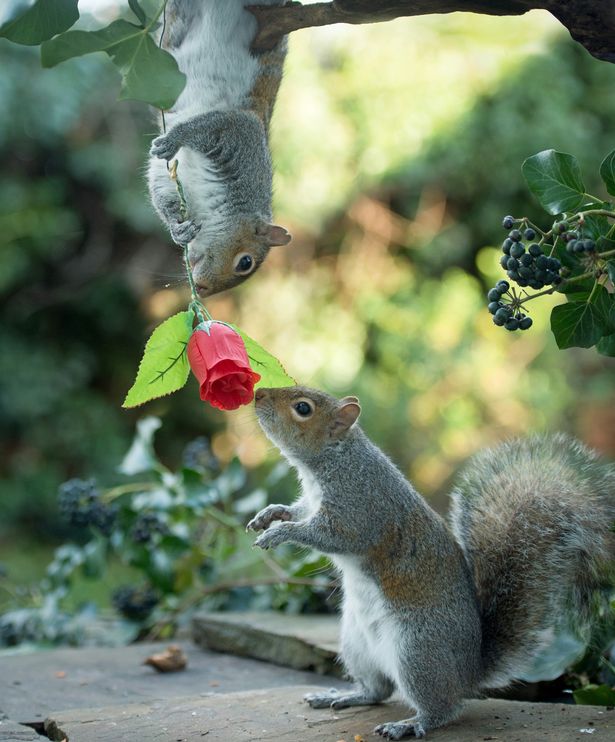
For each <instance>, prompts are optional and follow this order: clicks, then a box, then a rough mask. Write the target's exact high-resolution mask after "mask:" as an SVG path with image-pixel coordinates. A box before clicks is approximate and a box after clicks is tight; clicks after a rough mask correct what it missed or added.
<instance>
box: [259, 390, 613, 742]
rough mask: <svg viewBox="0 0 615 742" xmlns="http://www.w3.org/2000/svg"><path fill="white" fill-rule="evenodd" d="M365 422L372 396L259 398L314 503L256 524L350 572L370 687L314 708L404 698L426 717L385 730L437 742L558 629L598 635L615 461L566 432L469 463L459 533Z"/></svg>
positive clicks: (363, 679) (278, 508) (272, 538)
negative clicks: (444, 728)
mask: <svg viewBox="0 0 615 742" xmlns="http://www.w3.org/2000/svg"><path fill="white" fill-rule="evenodd" d="M360 411H361V408H360V406H359V400H358V399H357V398H356V397H346V398H344V399H342V400H340V401H338V400H337V399H334V398H333V397H330V396H329V395H327V394H324V393H323V392H319V391H315V390H312V389H307V388H304V387H291V388H284V389H259V390H258V391H257V392H256V412H257V416H258V420H259V422H260V425H261V427H262V428H263V430H264V431H265V433H266V434H267V436H268V437H269V438H270V439H271V441H272V442H273V443H274V444H275V445H276V446H278V447H279V449H280V451H281V452H282V454H283V455H284V456H285V457H286V459H287V460H288V461H289V462H290V464H291V465H292V466H294V467H295V468H296V470H297V472H298V474H299V478H300V480H301V484H302V491H303V494H302V495H301V497H300V498H299V499H298V500H297V501H296V502H295V503H294V504H292V505H290V506H286V505H270V506H269V507H267V508H265V509H264V510H262V511H261V512H260V513H258V515H256V516H255V517H254V518H253V519H252V520H251V521H250V523H249V524H248V529H251V530H262V529H266V530H265V532H264V533H263V534H261V535H260V536H259V537H258V538H257V540H256V542H255V544H256V545H257V546H260V547H262V548H264V549H267V548H271V547H275V546H278V545H279V544H282V543H285V542H293V543H296V544H301V545H302V546H308V547H311V548H314V549H317V550H319V551H321V552H324V553H325V554H327V555H329V556H330V557H331V559H332V561H333V563H334V564H335V565H336V567H337V568H338V569H339V570H340V571H341V575H342V585H343V595H344V599H343V608H342V624H341V657H342V659H343V662H344V664H345V666H346V669H347V670H348V672H349V673H350V675H352V677H353V678H354V679H355V680H356V681H357V683H358V687H357V689H356V690H355V691H354V692H343V693H342V692H337V691H335V690H333V691H329V692H319V693H313V694H310V695H308V696H306V699H305V700H306V701H307V702H308V703H309V704H310V705H311V706H312V707H313V708H325V707H332V708H334V709H341V708H346V707H348V706H363V705H370V704H376V703H380V702H382V701H384V700H386V699H387V698H388V697H389V696H390V695H391V693H392V692H393V691H394V690H395V689H397V691H398V692H399V693H400V694H401V696H402V697H403V699H404V701H405V702H406V703H407V704H408V705H409V706H411V707H413V708H414V709H415V711H416V713H415V716H414V717H413V718H409V719H402V720H401V721H393V722H389V723H385V724H381V725H380V726H378V727H377V728H376V730H375V731H376V732H377V733H378V734H380V735H382V736H383V737H385V738H387V739H402V738H404V737H406V736H415V737H423V736H424V735H425V732H427V731H428V730H430V729H434V728H436V727H439V726H441V725H443V724H446V723H448V722H450V721H451V720H453V719H454V718H455V717H456V716H457V715H458V714H459V713H460V711H461V708H462V701H463V699H464V698H467V697H469V696H473V695H476V694H477V693H480V691H481V689H486V688H495V687H500V686H502V685H506V684H508V683H509V682H510V681H511V680H512V679H514V678H516V677H518V676H519V674H520V673H522V672H523V670H524V669H525V668H527V667H528V665H530V664H531V662H532V660H533V659H534V658H535V657H536V655H537V653H538V652H539V650H540V649H541V648H543V647H544V646H545V644H547V643H548V641H549V639H552V638H553V635H554V633H555V632H556V631H557V630H558V628H560V627H564V626H569V627H574V628H576V629H577V630H579V631H586V630H587V629H588V627H589V624H590V613H591V611H590V607H591V605H592V603H593V602H594V600H595V598H596V597H598V596H600V595H602V596H604V595H605V594H606V592H607V590H608V589H609V588H610V587H611V586H612V585H613V572H612V568H613V562H614V561H615V533H614V532H613V531H612V530H611V529H612V527H613V524H614V522H615V466H613V465H610V464H605V463H603V462H601V461H600V460H599V458H598V456H597V455H596V454H595V453H594V452H593V451H591V450H589V449H588V448H586V447H584V446H583V445H582V444H581V443H579V442H578V441H575V440H574V439H572V438H569V437H567V436H565V435H562V434H558V435H554V436H551V437H549V436H536V437H533V438H527V439H519V440H513V441H510V442H508V443H503V444H501V445H500V446H498V447H497V448H494V449H491V450H486V451H483V452H481V453H479V454H478V455H477V456H476V457H475V458H474V459H473V460H472V461H471V462H470V463H469V465H468V466H467V468H466V470H465V473H464V474H463V475H462V476H461V479H460V481H459V483H458V485H457V488H456V489H455V490H454V492H453V495H452V510H451V513H450V525H447V524H446V522H445V521H444V520H443V519H442V518H441V517H440V516H439V515H438V514H436V513H435V512H434V511H433V510H432V509H431V508H430V507H429V505H428V504H427V503H426V502H425V501H424V500H423V498H422V497H421V496H420V495H419V494H418V493H417V492H416V491H415V490H414V488H413V487H412V485H410V484H409V483H408V482H407V481H406V479H405V478H404V477H403V475H402V474H401V472H400V471H399V470H398V469H397V468H396V467H395V465H394V464H393V463H392V462H391V461H390V460H389V459H388V458H387V457H386V456H385V454H384V453H382V451H380V449H378V448H377V447H376V446H375V445H374V444H373V443H372V442H371V441H370V440H369V439H368V438H367V436H366V435H365V434H364V433H363V431H362V430H361V429H360V427H359V426H358V425H357V419H358V417H359V413H360ZM276 521H280V522H276ZM609 563H610V564H609ZM609 568H610V569H611V571H609Z"/></svg>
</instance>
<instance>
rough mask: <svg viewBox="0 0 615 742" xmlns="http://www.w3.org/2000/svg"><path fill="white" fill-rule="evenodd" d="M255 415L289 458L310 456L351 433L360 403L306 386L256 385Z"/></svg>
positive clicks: (308, 458) (301, 458)
mask: <svg viewBox="0 0 615 742" xmlns="http://www.w3.org/2000/svg"><path fill="white" fill-rule="evenodd" d="M254 400H255V407H256V415H257V417H258V421H259V423H260V426H261V428H262V429H263V430H264V432H265V434H266V435H267V437H268V438H269V439H270V440H271V441H272V442H273V443H275V444H276V446H278V448H279V449H280V451H281V452H282V453H283V454H284V455H287V456H289V457H290V458H297V459H300V460H304V461H305V460H310V459H313V457H315V456H318V455H321V454H322V453H323V451H324V450H325V449H326V448H327V447H329V446H332V445H336V444H338V443H339V442H340V441H341V440H343V439H344V438H346V437H347V436H348V435H350V434H351V431H352V429H353V426H354V425H355V423H356V421H357V420H358V419H359V415H360V413H361V407H360V405H359V400H358V399H357V398H356V397H344V398H343V399H339V400H338V399H336V398H335V397H332V396H331V395H329V394H325V393H324V392H320V391H318V390H317V389H309V388H308V387H304V386H293V387H283V388H280V389H257V390H256V393H255V395H254Z"/></svg>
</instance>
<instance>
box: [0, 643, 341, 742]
mask: <svg viewBox="0 0 615 742" xmlns="http://www.w3.org/2000/svg"><path fill="white" fill-rule="evenodd" d="M176 643H178V644H179V645H180V646H181V647H182V648H183V650H184V652H185V653H186V655H187V657H188V667H187V669H186V670H185V671H182V672H177V673H172V674H169V675H160V674H159V673H157V672H155V671H154V670H153V669H152V668H151V667H146V666H144V665H143V660H144V659H145V658H146V657H148V656H149V655H150V654H154V653H156V652H160V651H161V649H162V648H164V647H166V644H162V643H148V644H133V645H131V646H128V647H95V648H88V647H83V648H80V649H70V648H63V649H51V650H42V651H37V652H32V653H30V654H15V655H12V656H11V655H6V654H5V655H3V656H2V659H1V660H0V665H1V666H2V673H0V709H1V710H2V712H4V714H6V716H7V717H8V718H10V719H15V720H16V721H18V722H40V723H42V722H43V720H44V719H45V717H46V716H47V715H48V714H49V712H50V711H51V710H52V709H58V708H64V709H67V708H72V707H81V708H88V707H91V706H111V705H116V704H122V703H138V702H141V701H146V702H149V701H153V700H156V699H164V698H175V697H178V696H192V695H195V694H196V693H203V694H206V693H229V692H235V691H243V690H253V689H257V688H270V687H275V686H281V685H305V684H310V685H312V684H319V685H321V686H323V685H324V686H327V687H328V686H329V685H331V678H325V677H322V676H320V675H316V674H314V673H310V672H299V671H297V670H294V669H290V668H281V667H276V666H275V665H271V664H269V663H266V662H259V661H257V660H252V659H246V658H243V657H234V656H232V655H222V654H218V653H217V652H209V651H206V650H203V649H202V648H201V647H197V646H195V645H194V644H193V643H192V642H189V641H186V642H182V641H180V642H176ZM1 717H2V714H0V718H1ZM0 740H1V738H0ZM1 742H4V741H3V740H1Z"/></svg>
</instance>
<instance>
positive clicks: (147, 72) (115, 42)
mask: <svg viewBox="0 0 615 742" xmlns="http://www.w3.org/2000/svg"><path fill="white" fill-rule="evenodd" d="M150 30H151V25H149V26H136V25H135V24H133V23H129V22H128V21H124V20H117V21H113V23H111V24H109V25H108V26H107V27H106V28H102V29H100V30H99V31H68V32H66V33H64V34H61V35H60V36H56V37H55V38H54V39H51V40H50V41H46V42H45V43H44V44H43V45H42V46H41V60H42V63H43V67H54V66H55V65H56V64H59V63H60V62H64V61H66V60H67V59H71V58H72V57H80V56H82V55H83V54H91V53H92V52H106V53H107V54H108V55H109V57H110V58H111V60H112V61H113V63H114V64H115V66H116V67H117V68H118V70H119V71H120V73H121V75H122V88H121V92H120V98H121V99H127V98H130V99H134V100H140V101H144V102H146V103H150V104H151V105H153V106H156V107H157V108H162V109H167V108H170V107H171V106H172V105H173V103H174V102H175V101H176V100H177V98H178V96H179V94H180V93H181V91H182V90H183V88H184V86H185V84H186V76H185V75H184V74H183V73H182V72H180V71H179V67H178V66H177V62H176V61H175V59H174V57H173V56H172V55H171V54H169V53H168V52H166V51H164V49H161V48H160V47H159V46H158V45H157V44H156V43H155V41H154V40H153V39H152V37H151V35H150Z"/></svg>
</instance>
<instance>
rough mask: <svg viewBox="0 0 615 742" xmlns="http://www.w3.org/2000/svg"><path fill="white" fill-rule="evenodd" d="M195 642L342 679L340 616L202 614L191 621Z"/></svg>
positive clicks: (253, 613) (272, 613)
mask: <svg viewBox="0 0 615 742" xmlns="http://www.w3.org/2000/svg"><path fill="white" fill-rule="evenodd" d="M192 637H193V639H194V641H195V642H196V643H197V644H199V645H201V646H203V647H207V648H209V649H214V650H216V651H218V652H231V653H232V654H239V655H242V656H244V657H255V658H257V659H260V660H267V661H268V662H275V663H276V664H278V665H284V666H286V667H294V668H295V669H298V670H313V671H314V672H318V673H323V674H328V675H337V676H341V674H342V668H341V666H340V665H339V663H338V662H337V653H338V647H339V617H337V616H296V615H293V616H289V615H285V614H283V613H275V612H262V613H257V612H242V613H202V614H199V615H198V616H196V617H195V618H194V619H193V621H192Z"/></svg>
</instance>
